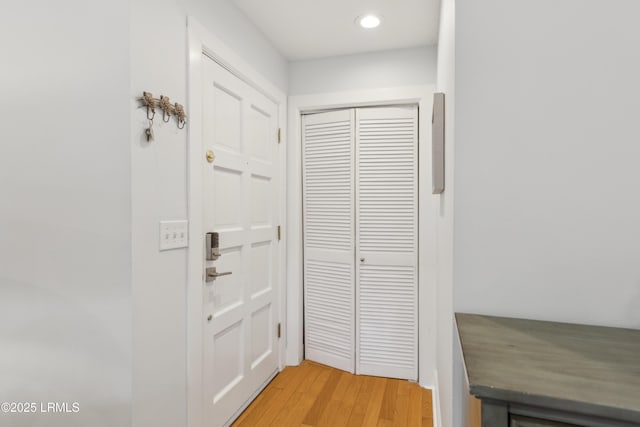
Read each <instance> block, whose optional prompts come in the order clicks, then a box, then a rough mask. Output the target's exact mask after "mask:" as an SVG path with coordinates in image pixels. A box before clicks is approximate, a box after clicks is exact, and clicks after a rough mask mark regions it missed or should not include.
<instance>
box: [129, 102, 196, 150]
mask: <svg viewBox="0 0 640 427" xmlns="http://www.w3.org/2000/svg"><path fill="white" fill-rule="evenodd" d="M139 100H140V102H141V104H142V105H141V107H143V108H144V107H146V108H147V120H149V127H148V128H147V129H145V134H146V135H147V141H149V142H151V141H152V140H153V119H154V118H155V116H156V109H160V110H162V121H163V122H165V123H169V122H170V121H171V116H174V117H175V118H176V121H177V125H178V129H184V127H185V126H186V124H187V113H186V112H185V110H184V106H183V105H182V104H179V103H177V102H176V103H175V104H172V103H171V101H170V100H169V97H168V96H164V95H160V98H154V97H153V94H152V93H151V92H142V97H141V98H139Z"/></svg>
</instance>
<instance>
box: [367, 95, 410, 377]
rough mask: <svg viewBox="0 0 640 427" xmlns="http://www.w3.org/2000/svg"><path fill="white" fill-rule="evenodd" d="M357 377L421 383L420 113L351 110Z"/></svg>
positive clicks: (393, 109)
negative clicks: (353, 125) (353, 112)
mask: <svg viewBox="0 0 640 427" xmlns="http://www.w3.org/2000/svg"><path fill="white" fill-rule="evenodd" d="M356 221H357V227H356V248H357V249H356V250H357V254H356V258H357V264H358V267H357V272H356V288H357V290H356V331H357V333H356V334H357V336H356V343H357V348H356V354H357V361H356V372H357V373H359V374H365V375H377V376H384V377H394V378H405V379H411V380H417V377H418V360H417V356H418V286H417V284H418V268H417V267H418V264H417V262H418V111H417V107H409V106H408V107H380V108H361V109H358V110H357V111H356Z"/></svg>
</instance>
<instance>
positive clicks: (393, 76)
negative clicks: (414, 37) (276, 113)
mask: <svg viewBox="0 0 640 427" xmlns="http://www.w3.org/2000/svg"><path fill="white" fill-rule="evenodd" d="M435 81H436V47H435V46H423V47H416V48H409V49H396V50H387V51H379V52H369V53H362V54H356V55H344V56H332V57H328V58H321V59H313V60H307V61H298V62H291V63H290V64H289V95H303V94H311V93H327V92H341V91H347V90H358V89H371V88H384V87H398V86H412V85H422V84H431V83H435Z"/></svg>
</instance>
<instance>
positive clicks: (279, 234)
mask: <svg viewBox="0 0 640 427" xmlns="http://www.w3.org/2000/svg"><path fill="white" fill-rule="evenodd" d="M281 239H282V227H280V226H278V240H281Z"/></svg>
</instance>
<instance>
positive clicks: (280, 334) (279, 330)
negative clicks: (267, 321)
mask: <svg viewBox="0 0 640 427" xmlns="http://www.w3.org/2000/svg"><path fill="white" fill-rule="evenodd" d="M281 336H282V325H281V324H280V323H278V338H280V337H281Z"/></svg>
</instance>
